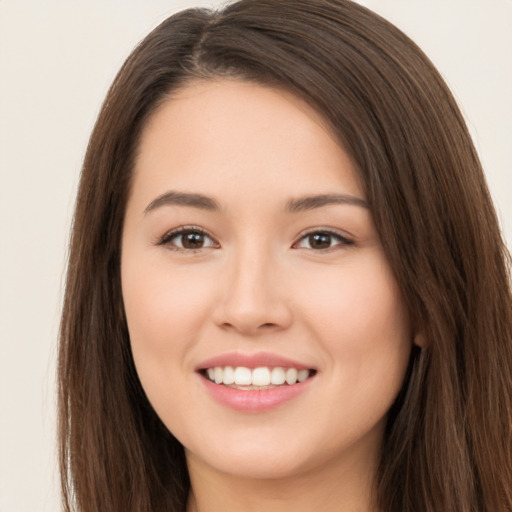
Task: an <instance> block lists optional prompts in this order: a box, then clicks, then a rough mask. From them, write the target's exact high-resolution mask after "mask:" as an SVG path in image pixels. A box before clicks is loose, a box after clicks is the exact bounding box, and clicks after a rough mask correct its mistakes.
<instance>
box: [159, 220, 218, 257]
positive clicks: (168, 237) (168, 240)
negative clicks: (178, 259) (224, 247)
mask: <svg viewBox="0 0 512 512" xmlns="http://www.w3.org/2000/svg"><path fill="white" fill-rule="evenodd" d="M185 234H199V235H202V236H204V237H206V238H209V239H210V240H211V241H212V245H211V246H208V247H198V248H197V249H190V248H186V247H180V246H177V245H175V244H173V243H172V240H173V239H175V238H178V237H180V236H181V235H185ZM157 245H165V246H167V247H169V248H170V249H172V250H174V251H184V252H198V251H201V250H202V249H209V248H211V247H213V248H218V247H220V244H219V243H218V242H217V241H215V239H214V238H213V237H212V236H210V235H209V234H208V233H207V232H206V231H205V230H204V229H202V228H200V227H198V226H182V227H180V228H177V229H173V230H172V231H169V232H168V233H166V234H165V235H164V236H163V237H162V238H161V239H160V240H159V241H158V242H157ZM182 245H183V241H182Z"/></svg>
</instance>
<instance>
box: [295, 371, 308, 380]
mask: <svg viewBox="0 0 512 512" xmlns="http://www.w3.org/2000/svg"><path fill="white" fill-rule="evenodd" d="M308 377H309V370H299V371H298V372H297V381H298V382H303V381H305V380H306V379H307V378H308Z"/></svg>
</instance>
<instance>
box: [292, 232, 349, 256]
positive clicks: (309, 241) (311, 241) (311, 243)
mask: <svg viewBox="0 0 512 512" xmlns="http://www.w3.org/2000/svg"><path fill="white" fill-rule="evenodd" d="M353 243H354V242H352V241H351V240H349V239H348V238H345V237H343V236H341V235H339V234H338V233H332V232H330V231H314V232H312V233H308V234H307V235H304V236H303V237H302V238H301V239H300V240H299V242H298V243H297V244H295V245H294V247H295V248H300V249H311V250H316V251H322V250H324V251H325V250H328V249H334V248H343V247H346V246H347V245H353Z"/></svg>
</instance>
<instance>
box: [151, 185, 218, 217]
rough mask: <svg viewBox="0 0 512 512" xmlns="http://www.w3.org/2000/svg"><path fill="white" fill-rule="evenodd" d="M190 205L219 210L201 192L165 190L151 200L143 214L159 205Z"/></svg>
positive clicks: (214, 203) (215, 204)
mask: <svg viewBox="0 0 512 512" xmlns="http://www.w3.org/2000/svg"><path fill="white" fill-rule="evenodd" d="M171 205H177V206H190V207H192V208H199V209H200V210H208V211H213V212H218V211H220V207H219V205H218V204H217V202H216V201H215V200H213V199H212V198H211V197H208V196H204V195H202V194H191V193H189V192H175V191H171V192H166V193H165V194H162V195H161V196H158V197H157V198H156V199H154V200H153V201H151V203H149V205H148V206H147V207H146V209H145V210H144V215H147V214H148V213H149V212H151V211H153V210H155V209H156V208H160V207H161V206H171Z"/></svg>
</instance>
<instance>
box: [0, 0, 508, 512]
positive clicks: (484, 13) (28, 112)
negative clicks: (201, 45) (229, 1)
mask: <svg viewBox="0 0 512 512" xmlns="http://www.w3.org/2000/svg"><path fill="white" fill-rule="evenodd" d="M219 3H220V2H215V1H212V2H207V1H203V2H201V1H194V0H191V1H186V0H182V1H176V0H175V1H173V0H167V1H162V0H110V1H109V2H102V1H100V0H73V1H71V0H61V1H55V0H46V1H45V0H33V1H28V0H10V1H9V0H0V229H1V231H0V512H43V511H44V512H49V511H57V510H59V498H58V485H57V482H58V477H57V471H56V453H55V448H54V446H55V442H54V437H55V412H54V408H55V385H54V374H55V355H56V336H57V330H58V322H59V308H60V299H61V291H62V285H63V269H64V264H65V254H66V245H67V237H68V231H69V227H70V219H71V213H72V208H73V201H74V194H75V188H76V185H77V180H78V173H79V169H80V163H81V160H82V158H83V155H84V151H85V147H86V144H87V139H88V135H89V133H90V131H91V128H92V126H93V123H94V120H95V117H96V114H97V112H98V110H99V106H100V103H101V101H102V99H103V96H104V94H105V92H106V89H107V87H108V85H109V83H110V82H111V80H112V79H113V77H114V74H115V72H116V71H117V69H118V68H119V66H120V65H121V63H122V62H123V60H124V59H125V57H126V56H127V55H128V53H129V52H130V50H131V49H132V48H133V46H134V45H135V44H136V43H137V42H138V41H139V40H140V39H141V38H142V37H143V36H144V35H145V34H146V33H147V32H148V31H149V30H150V29H151V28H152V27H154V26H155V25H156V24H157V23H158V22H160V21H161V20H163V19H164V18H165V17H166V16H167V15H169V14H171V13H172V12H174V11H176V10H180V9H182V8H185V7H188V6H192V5H199V4H201V5H216V4H219ZM360 3H363V4H364V5H367V6H368V7H370V8H372V9H374V10H376V11H377V12H380V13H381V14H383V15H384V16H385V17H387V18H388V19H390V20H391V21H393V22H395V24H397V25H398V26H399V27H400V28H402V29H403V30H404V31H405V32H406V33H408V34H409V35H410V36H411V37H412V38H413V39H415V40H416V42H418V43H419V44H420V46H422V47H423V49H424V50H425V51H426V52H427V54H428V55H429V56H430V57H431V59H432V60H433V61H434V63H435V64H436V65H437V66H438V67H439V69H440V71H441V72H442V74H443V75H444V76H445V78H446V79H447V81H448V83H449V85H450V86H451V87H452V89H453V90H454V92H455V95H456V96H457V98H458V99H459V102H460V104H461V106H462V108H463V111H464V112H465V115H466V117H467V120H468V123H469V125H470V128H471V131H472V133H473V135H474V138H475V142H476V145H477V147H478V150H479V152H480V154H481V157H482V159H483V162H484V166H485V168H486V172H487V176H488V180H489V184H490V187H491V192H492V194H493V197H494V198H495V201H496V204H497V207H498V211H499V214H500V218H501V221H502V226H503V229H504V232H505V234H506V236H507V239H508V243H509V247H510V246H512V201H511V200H510V199H509V195H510V193H511V192H512V173H511V169H510V167H511V162H512V98H511V94H512V92H511V91H512V58H511V55H512V32H511V31H510V25H511V24H512V0H480V1H476V0H425V1H421V2H420V1H419V0H374V1H372V0H367V1H363V0H361V2H360Z"/></svg>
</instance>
